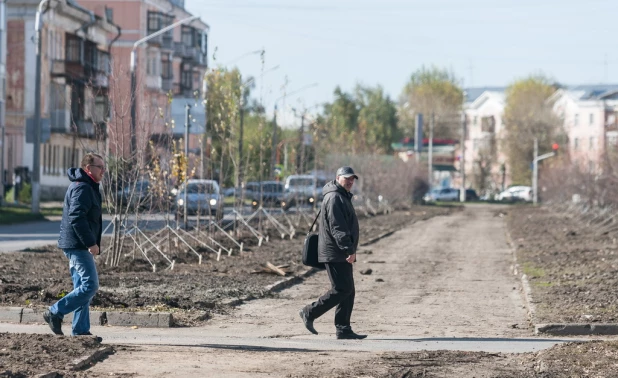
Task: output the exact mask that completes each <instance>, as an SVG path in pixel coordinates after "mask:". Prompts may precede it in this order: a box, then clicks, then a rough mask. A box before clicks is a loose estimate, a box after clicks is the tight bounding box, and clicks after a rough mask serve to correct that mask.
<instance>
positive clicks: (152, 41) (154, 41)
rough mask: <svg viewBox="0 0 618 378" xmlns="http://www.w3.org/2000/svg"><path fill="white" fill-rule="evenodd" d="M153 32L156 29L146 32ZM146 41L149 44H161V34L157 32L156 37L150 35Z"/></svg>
mask: <svg viewBox="0 0 618 378" xmlns="http://www.w3.org/2000/svg"><path fill="white" fill-rule="evenodd" d="M155 32H157V30H148V34H152V33H155ZM147 42H148V44H149V45H155V46H163V34H159V35H158V36H156V37H152V38H150V39H149V40H148V41H147Z"/></svg>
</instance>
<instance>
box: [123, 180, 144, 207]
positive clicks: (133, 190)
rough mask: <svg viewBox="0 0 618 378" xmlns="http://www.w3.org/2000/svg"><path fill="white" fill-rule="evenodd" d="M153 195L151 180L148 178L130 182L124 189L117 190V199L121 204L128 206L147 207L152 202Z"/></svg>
mask: <svg viewBox="0 0 618 378" xmlns="http://www.w3.org/2000/svg"><path fill="white" fill-rule="evenodd" d="M151 197H152V195H151V194H150V182H149V181H148V180H139V181H137V182H133V183H129V184H128V185H127V186H125V187H124V188H123V189H122V190H119V191H118V192H116V199H117V201H118V203H119V204H122V205H123V206H128V207H132V208H134V207H136V206H137V207H140V208H144V207H147V206H148V204H149V203H150V202H151Z"/></svg>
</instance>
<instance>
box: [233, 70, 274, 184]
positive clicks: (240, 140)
mask: <svg viewBox="0 0 618 378" xmlns="http://www.w3.org/2000/svg"><path fill="white" fill-rule="evenodd" d="M277 69H279V65H276V66H274V67H272V68H269V69H267V70H266V71H264V72H262V76H264V74H266V73H268V72H271V71H275V70H277ZM253 82H255V77H251V78H249V79H247V81H245V82H244V83H243V84H242V85H241V86H240V101H239V103H240V109H239V113H240V124H239V133H238V180H237V181H238V182H237V183H236V186H237V187H239V188H240V187H242V181H243V179H244V177H243V161H242V159H243V139H244V130H245V127H244V119H245V96H244V91H245V89H246V88H247V87H248V86H249V85H251V84H252V83H253Z"/></svg>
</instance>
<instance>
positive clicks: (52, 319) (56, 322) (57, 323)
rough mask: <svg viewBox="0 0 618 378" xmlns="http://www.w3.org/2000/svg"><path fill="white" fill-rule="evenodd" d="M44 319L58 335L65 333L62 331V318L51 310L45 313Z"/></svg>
mask: <svg viewBox="0 0 618 378" xmlns="http://www.w3.org/2000/svg"><path fill="white" fill-rule="evenodd" d="M43 319H45V323H47V324H48V325H49V328H51V330H52V332H53V333H55V334H56V335H64V333H62V319H60V318H59V317H58V316H56V315H54V314H52V313H51V312H49V310H47V311H45V312H44V313H43Z"/></svg>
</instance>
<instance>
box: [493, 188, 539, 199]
mask: <svg viewBox="0 0 618 378" xmlns="http://www.w3.org/2000/svg"><path fill="white" fill-rule="evenodd" d="M496 200H498V201H511V202H515V201H525V202H531V201H532V188H531V187H529V186H511V187H510V188H508V189H506V190H505V191H503V192H502V193H500V194H498V197H496Z"/></svg>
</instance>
